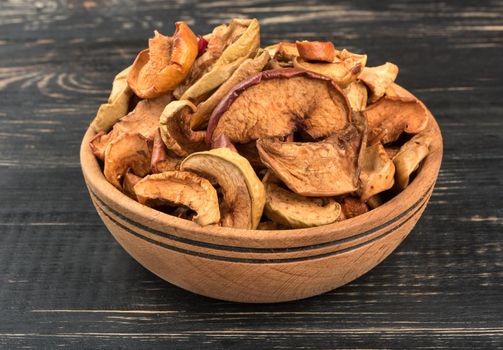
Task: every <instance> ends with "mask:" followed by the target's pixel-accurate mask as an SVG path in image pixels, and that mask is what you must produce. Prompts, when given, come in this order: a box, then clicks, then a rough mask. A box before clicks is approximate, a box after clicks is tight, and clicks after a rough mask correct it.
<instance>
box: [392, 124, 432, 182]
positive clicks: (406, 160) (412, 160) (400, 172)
mask: <svg viewBox="0 0 503 350" xmlns="http://www.w3.org/2000/svg"><path fill="white" fill-rule="evenodd" d="M431 142H432V136H431V134H430V133H422V134H418V135H416V136H414V137H413V138H412V139H410V140H409V141H407V142H406V143H405V144H404V145H403V146H402V147H400V151H399V152H398V153H397V154H396V156H395V157H394V158H393V162H394V163H395V166H396V174H395V179H396V185H397V187H398V188H399V189H401V190H403V189H404V188H406V187H407V186H408V185H409V179H410V176H411V174H412V173H413V172H414V171H416V170H417V168H419V165H420V164H421V162H422V161H423V159H424V158H426V156H427V155H428V153H429V151H430V144H431Z"/></svg>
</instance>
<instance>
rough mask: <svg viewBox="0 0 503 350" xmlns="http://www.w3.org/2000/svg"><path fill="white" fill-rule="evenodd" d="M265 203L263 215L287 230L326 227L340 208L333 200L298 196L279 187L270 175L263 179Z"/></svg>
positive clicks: (334, 219)
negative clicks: (287, 228)
mask: <svg viewBox="0 0 503 350" xmlns="http://www.w3.org/2000/svg"><path fill="white" fill-rule="evenodd" d="M263 182H264V185H265V190H266V202H265V207H264V214H265V215H266V216H267V217H268V218H269V219H271V220H272V221H274V222H276V223H278V224H281V225H283V226H285V227H289V228H305V227H314V226H321V225H327V224H330V223H332V222H335V221H337V219H338V218H339V216H340V213H341V206H340V204H339V203H337V202H336V201H335V199H333V198H309V197H304V196H300V195H298V194H296V193H293V192H291V191H289V190H287V189H285V188H283V187H281V186H280V184H279V183H278V181H277V179H275V178H274V177H273V176H272V175H271V173H267V175H266V176H265V177H264V180H263Z"/></svg>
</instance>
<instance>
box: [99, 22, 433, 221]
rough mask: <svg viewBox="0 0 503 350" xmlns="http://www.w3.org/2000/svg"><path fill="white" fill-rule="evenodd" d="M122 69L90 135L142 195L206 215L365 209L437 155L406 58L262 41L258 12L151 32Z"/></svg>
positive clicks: (123, 184)
mask: <svg viewBox="0 0 503 350" xmlns="http://www.w3.org/2000/svg"><path fill="white" fill-rule="evenodd" d="M148 46H149V47H148V49H145V50H143V51H141V52H140V53H139V54H138V56H137V57H136V59H135V61H134V62H133V64H132V65H131V66H130V67H128V68H126V69H125V70H124V71H122V72H120V73H119V74H118V75H117V76H116V77H115V79H114V82H113V87H112V92H111V94H110V97H109V98H108V102H107V103H106V104H103V105H101V106H100V108H99V110H98V113H97V115H96V117H95V119H94V120H93V122H92V124H91V127H92V128H93V129H94V130H95V131H96V136H95V137H94V138H93V140H92V141H91V143H90V147H91V149H92V151H93V153H94V154H95V156H96V157H97V158H98V159H100V160H101V161H103V173H104V176H105V177H106V179H107V180H108V181H109V182H110V183H111V184H112V185H113V186H115V187H116V188H118V189H119V190H121V191H123V192H124V193H125V194H127V195H128V196H130V197H131V198H133V199H135V200H137V201H138V202H140V203H142V204H144V205H147V206H150V207H153V208H156V209H158V210H161V211H164V212H166V213H168V214H171V215H174V216H178V217H180V218H184V219H187V220H192V221H194V222H196V223H198V224H200V225H203V226H204V225H220V226H224V227H234V228H243V229H265V230H267V229H289V228H303V227H313V226H320V225H326V224H330V223H333V222H336V221H340V220H345V219H348V218H351V217H354V216H357V215H360V214H362V213H365V212H367V211H369V210H371V209H373V208H375V207H377V206H379V205H381V204H382V203H384V202H385V201H387V200H389V199H390V198H392V197H393V196H395V195H396V194H397V193H399V192H400V191H401V190H403V189H404V188H405V187H407V185H408V184H409V181H410V179H411V177H412V176H413V175H414V172H415V171H416V170H417V169H418V168H419V167H420V165H421V162H422V161H423V159H424V158H425V157H426V156H427V155H428V152H429V146H430V143H431V133H430V132H429V129H428V128H427V125H428V121H429V114H428V111H427V110H426V108H425V106H424V105H423V103H422V102H420V101H419V100H417V99H416V98H414V97H412V96H411V95H410V94H408V93H406V92H405V90H403V89H401V88H399V87H398V86H397V85H395V84H394V81H395V79H396V77H397V75H398V67H397V66H396V65H394V64H392V63H385V64H383V65H381V66H377V67H366V63H367V56H366V55H359V54H354V53H351V52H349V51H347V50H338V49H336V48H335V47H334V45H333V44H332V43H331V42H317V41H298V42H295V43H290V42H280V43H278V44H276V45H272V46H268V47H266V48H261V47H260V28H259V22H258V21H257V20H256V19H251V20H250V19H234V20H232V21H231V22H230V23H229V24H222V25H219V26H217V27H216V28H214V29H213V31H212V32H211V33H209V34H206V35H203V36H196V35H195V34H194V33H193V32H192V30H191V29H190V28H189V26H188V25H187V24H185V23H183V22H177V23H176V31H175V33H174V34H173V35H172V36H164V35H162V34H160V33H159V32H155V35H154V37H153V38H151V39H150V40H149V45H148Z"/></svg>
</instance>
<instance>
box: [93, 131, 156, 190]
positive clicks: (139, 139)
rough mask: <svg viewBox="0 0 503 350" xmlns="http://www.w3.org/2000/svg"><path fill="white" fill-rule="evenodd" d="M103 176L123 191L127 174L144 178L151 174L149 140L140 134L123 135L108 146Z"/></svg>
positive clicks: (127, 133)
mask: <svg viewBox="0 0 503 350" xmlns="http://www.w3.org/2000/svg"><path fill="white" fill-rule="evenodd" d="M104 163H105V167H104V170H103V174H104V175H105V178H106V179H107V180H108V182H110V183H111V184H112V185H114V186H115V187H117V188H118V189H122V186H121V182H122V178H123V177H124V175H125V174H126V172H128V171H131V172H132V173H133V174H135V175H137V176H140V177H143V176H145V175H147V174H148V173H149V172H150V149H149V146H148V142H147V139H146V138H145V137H143V136H142V135H140V134H138V133H129V132H126V133H123V134H121V135H119V136H118V137H116V138H115V139H114V140H113V141H112V142H110V144H109V145H108V146H107V149H106V151H105V162H104Z"/></svg>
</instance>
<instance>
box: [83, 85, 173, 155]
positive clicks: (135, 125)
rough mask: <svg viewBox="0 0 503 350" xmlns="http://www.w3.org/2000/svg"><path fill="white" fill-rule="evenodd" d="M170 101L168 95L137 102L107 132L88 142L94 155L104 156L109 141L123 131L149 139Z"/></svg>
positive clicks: (100, 133)
mask: <svg viewBox="0 0 503 350" xmlns="http://www.w3.org/2000/svg"><path fill="white" fill-rule="evenodd" d="M169 101H171V96H170V95H163V96H160V97H157V98H154V99H147V100H142V101H140V102H138V104H137V105H136V108H135V109H134V110H133V111H131V112H130V113H129V114H128V115H126V116H125V117H123V118H121V119H120V120H119V122H117V123H116V124H115V125H114V127H113V129H112V131H110V132H109V133H108V134H105V133H104V132H99V133H98V134H97V135H96V136H95V137H94V138H93V139H92V140H91V142H90V147H91V149H92V151H93V153H94V155H95V156H96V157H98V158H99V159H102V160H103V158H104V156H105V150H106V148H107V146H108V144H109V143H110V142H112V141H113V140H114V139H115V138H116V137H118V136H119V135H121V134H123V133H125V132H137V133H139V134H141V135H142V136H143V137H145V138H147V139H148V140H149V141H151V140H153V139H154V135H155V133H156V131H157V128H158V127H159V116H160V115H161V113H162V111H163V110H164V107H166V105H167V104H168V103H169Z"/></svg>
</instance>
